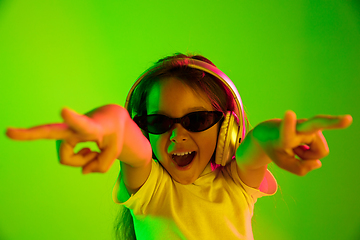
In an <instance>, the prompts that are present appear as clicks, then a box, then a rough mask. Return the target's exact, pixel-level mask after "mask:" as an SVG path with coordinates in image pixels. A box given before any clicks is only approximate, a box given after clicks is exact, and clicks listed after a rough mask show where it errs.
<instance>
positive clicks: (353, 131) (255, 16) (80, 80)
mask: <svg viewBox="0 0 360 240" xmlns="http://www.w3.org/2000/svg"><path fill="white" fill-rule="evenodd" d="M174 52H185V53H186V52H189V53H200V54H203V55H205V56H206V57H208V58H210V59H211V60H212V61H213V62H214V63H215V64H216V65H217V66H218V67H219V68H220V69H222V70H223V71H224V72H225V73H227V75H228V76H229V77H230V78H231V79H232V80H233V81H234V83H235V85H236V86H237V87H238V90H239V92H240V94H241V96H242V99H243V102H244V105H245V106H246V111H247V113H248V115H249V119H250V121H251V123H252V126H255V125H256V124H258V123H259V122H261V121H264V120H266V119H270V118H281V117H282V116H283V114H284V113H285V111H286V110H287V109H292V110H294V111H295V112H296V113H297V115H298V117H300V118H306V117H311V116H314V115H317V114H335V115H336V114H351V115H352V116H353V118H354V122H353V125H352V126H351V127H350V128H348V129H345V130H335V131H328V132H325V137H326V138H327V140H328V144H329V147H330V155H329V156H327V157H326V158H324V159H323V167H322V168H321V169H319V170H315V171H314V172H311V173H309V174H308V175H307V176H305V177H298V176H295V175H292V174H290V173H288V172H285V171H283V170H281V169H279V168H278V167H277V166H275V165H271V166H270V169H271V171H272V172H273V173H274V175H275V176H276V178H277V180H278V183H279V191H278V193H277V194H276V195H275V196H273V197H267V198H263V199H259V200H258V203H257V204H256V209H255V216H254V219H253V229H254V235H255V239H256V240H268V239H277V240H288V239H294V240H302V239H307V240H308V239H349V240H350V239H351V240H352V239H360V205H359V200H360V198H359V197H360V193H359V190H360V187H359V184H358V182H359V173H358V172H359V168H360V161H359V157H358V156H359V154H358V150H359V149H358V147H359V143H360V141H359V133H360V131H359V130H360V126H359V124H358V121H357V120H358V119H359V118H360V111H359V103H360V97H359V96H360V90H359V89H360V84H359V76H360V3H359V2H358V1H350V0H349V1H335V0H330V1H325V0H319V1H304V0H302V1H260V2H259V1H258V2H256V3H255V2H254V1H251V3H250V1H235V0H234V1H230V0H222V1H220V0H219V1H217V0H212V1H192V0H185V1H169V0H163V1H145V0H142V1H136V0H133V1H125V0H117V1H115V0H103V1H95V0H88V1H70V0H64V1H52V0H49V1H39V0H32V1H20V0H13V1H11V0H0V98H1V105H0V109H1V111H0V113H1V118H0V126H1V129H3V132H5V129H6V127H8V126H16V127H30V126H34V125H37V124H42V123H50V122H58V121H61V118H60V114H59V113H60V110H61V108H62V107H64V106H68V107H70V108H73V109H75V110H76V111H78V112H86V111H88V110H90V109H93V108H95V107H98V106H101V105H104V104H107V103H118V104H123V103H124V101H125V97H126V94H127V92H128V90H129V89H130V87H131V85H132V83H133V82H134V81H135V80H136V78H137V77H138V76H139V75H140V74H141V73H142V72H143V71H144V70H145V69H146V68H147V67H149V66H150V65H151V64H152V63H154V62H155V61H156V60H157V59H159V58H161V57H164V56H166V55H169V54H172V53H174ZM0 142H1V144H0V152H1V155H2V157H1V161H0V239H9V240H20V239H39V240H43V239H44V240H45V239H112V231H111V228H112V224H113V221H114V219H115V216H116V214H117V211H118V206H116V205H115V204H114V203H113V202H112V199H111V190H112V187H113V184H114V182H115V180H116V177H117V173H118V170H119V166H118V164H115V165H114V166H113V167H112V168H111V170H110V171H109V172H108V173H106V174H90V175H86V176H83V175H81V172H80V169H77V168H71V167H66V166H62V165H60V164H59V163H58V162H57V158H56V154H55V144H54V142H53V141H33V142H14V141H10V140H9V139H7V138H5V135H4V134H2V135H1V136H0Z"/></svg>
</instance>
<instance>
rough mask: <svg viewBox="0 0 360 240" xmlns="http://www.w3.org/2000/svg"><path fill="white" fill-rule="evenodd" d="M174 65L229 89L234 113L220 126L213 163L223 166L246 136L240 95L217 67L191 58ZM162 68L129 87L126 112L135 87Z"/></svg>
mask: <svg viewBox="0 0 360 240" xmlns="http://www.w3.org/2000/svg"><path fill="white" fill-rule="evenodd" d="M176 63H177V64H178V66H188V67H190V68H194V69H198V70H201V71H203V72H206V73H209V74H210V75H212V76H214V77H216V79H217V80H218V81H219V83H222V84H223V85H225V87H226V88H227V89H229V90H230V92H231V93H232V95H233V98H234V100H235V103H236V104H235V109H234V111H228V112H227V113H226V116H225V118H224V121H223V122H222V124H221V126H220V130H219V135H218V140H217V146H216V155H215V163H216V164H219V165H222V166H225V165H226V164H227V163H228V162H230V161H231V160H232V158H233V156H235V152H236V149H237V148H238V146H239V145H240V143H241V142H242V140H243V139H244V138H245V134H246V127H245V114H244V108H243V104H242V101H241V98H240V95H239V93H238V91H237V89H236V87H235V85H234V83H233V82H232V81H231V80H230V78H229V77H228V76H226V75H225V74H224V73H223V72H222V71H220V70H219V69H218V68H217V67H215V66H213V65H211V64H209V63H206V62H204V61H200V60H197V59H191V58H179V59H176ZM162 66H163V63H159V64H157V65H155V66H153V67H151V68H150V69H148V70H146V71H145V72H144V73H143V74H142V75H141V76H140V77H139V78H138V80H137V81H136V82H135V83H134V85H133V86H132V87H131V89H130V91H129V93H128V95H127V98H126V102H125V108H126V109H127V110H128V112H129V108H128V106H129V102H130V98H131V96H132V93H133V92H134V90H135V88H136V87H137V85H138V84H139V83H140V82H141V80H142V79H143V78H144V77H145V76H146V75H148V74H149V73H150V72H154V71H156V70H157V69H161V68H162Z"/></svg>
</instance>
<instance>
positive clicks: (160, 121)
mask: <svg viewBox="0 0 360 240" xmlns="http://www.w3.org/2000/svg"><path fill="white" fill-rule="evenodd" d="M146 122H147V131H148V132H149V133H153V134H161V133H165V132H166V131H168V130H169V129H170V127H171V120H170V119H169V118H168V117H166V116H164V115H149V116H147V118H146Z"/></svg>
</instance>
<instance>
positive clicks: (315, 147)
mask: <svg viewBox="0 0 360 240" xmlns="http://www.w3.org/2000/svg"><path fill="white" fill-rule="evenodd" d="M351 123H352V117H351V116H350V115H344V116H325V115H319V116H315V117H313V118H310V119H296V115H295V113H294V112H292V111H287V112H286V113H285V116H284V118H283V119H272V120H268V121H265V122H262V123H260V124H259V125H257V126H256V127H255V128H254V129H252V130H251V131H250V132H249V133H248V134H247V136H246V138H245V139H244V141H243V142H242V144H241V145H240V146H239V147H238V149H237V151H236V156H235V157H236V161H237V165H238V174H239V176H240V178H241V180H242V181H243V182H244V183H245V184H246V185H248V186H250V187H254V188H259V186H260V184H261V182H262V180H263V178H264V175H265V172H266V170H267V165H268V164H269V163H270V162H274V163H275V164H276V165H278V166H279V167H280V168H282V169H284V170H287V171H289V172H291V173H294V174H296V175H299V176H305V175H306V174H307V173H308V172H310V171H312V170H314V169H317V168H320V167H321V162H320V159H321V158H323V157H325V156H327V155H328V154H329V148H328V145H327V143H326V139H325V137H324V135H323V134H322V131H323V130H325V129H341V128H346V127H348V126H350V125H351Z"/></svg>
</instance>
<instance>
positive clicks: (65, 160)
mask: <svg viewBox="0 0 360 240" xmlns="http://www.w3.org/2000/svg"><path fill="white" fill-rule="evenodd" d="M59 163H60V164H62V165H68V164H69V161H68V160H67V159H65V158H60V160H59Z"/></svg>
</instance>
